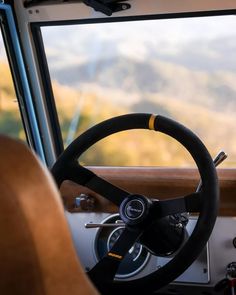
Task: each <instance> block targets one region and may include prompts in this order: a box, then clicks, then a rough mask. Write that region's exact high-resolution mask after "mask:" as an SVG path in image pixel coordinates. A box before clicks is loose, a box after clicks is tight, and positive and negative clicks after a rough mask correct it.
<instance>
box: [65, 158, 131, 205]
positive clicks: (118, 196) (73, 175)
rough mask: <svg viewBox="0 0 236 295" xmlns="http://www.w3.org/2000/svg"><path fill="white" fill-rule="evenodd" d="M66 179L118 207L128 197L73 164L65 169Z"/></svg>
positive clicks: (89, 171)
mask: <svg viewBox="0 0 236 295" xmlns="http://www.w3.org/2000/svg"><path fill="white" fill-rule="evenodd" d="M67 170H68V171H67V178H68V179H70V180H72V181H74V182H76V183H78V184H80V185H83V186H86V187H87V188H89V189H91V190H92V191H94V192H95V193H97V194H99V195H101V196H103V197H105V198H106V199H108V200H109V201H111V202H112V203H114V204H116V205H117V206H120V204H121V203H122V201H123V200H124V199H125V198H126V197H127V196H128V195H129V193H128V192H126V191H125V190H123V189H121V188H119V187H117V186H115V185H114V184H111V183H110V182H108V181H106V180H105V179H103V178H101V177H99V176H98V175H96V174H95V173H94V172H92V171H91V170H89V169H87V168H85V167H83V166H81V165H79V164H77V163H73V165H70V166H69V168H68V169H67Z"/></svg>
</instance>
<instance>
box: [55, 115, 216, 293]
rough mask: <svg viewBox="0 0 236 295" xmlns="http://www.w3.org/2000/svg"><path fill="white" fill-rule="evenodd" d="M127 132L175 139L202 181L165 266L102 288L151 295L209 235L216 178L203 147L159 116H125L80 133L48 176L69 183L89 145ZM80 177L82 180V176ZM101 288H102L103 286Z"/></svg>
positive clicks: (191, 257) (187, 261)
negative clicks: (195, 206) (186, 232)
mask: <svg viewBox="0 0 236 295" xmlns="http://www.w3.org/2000/svg"><path fill="white" fill-rule="evenodd" d="M130 129H149V130H150V129H151V130H155V131H159V132H162V133H164V134H166V135H169V136H171V137H173V138H175V139H176V140H177V141H178V142H179V143H181V144H182V145H183V146H184V147H185V148H186V149H187V150H188V152H189V153H190V154H191V155H192V157H193V159H194V161H195V163H196V165H197V167H198V170H199V173H200V176H201V179H202V184H203V186H202V193H201V208H200V214H199V218H198V221H197V224H196V226H195V229H194V231H193V233H192V235H191V236H190V237H189V239H188V241H187V242H186V243H185V244H184V245H183V247H182V248H181V249H180V250H179V251H178V254H177V255H176V256H175V257H174V258H173V259H172V260H171V261H170V262H169V263H168V264H167V265H165V266H164V267H162V268H161V269H159V270H157V271H155V272H153V273H152V274H150V275H148V276H146V277H144V278H140V279H135V280H132V281H128V282H114V283H113V284H111V285H109V286H106V288H105V289H103V293H105V291H104V290H109V292H111V290H112V293H114V294H116V293H120V292H122V291H126V292H127V291H138V290H140V288H142V287H143V286H145V291H147V292H151V291H154V290H157V289H159V288H161V287H163V286H165V285H167V284H168V283H170V282H171V281H173V280H174V279H175V278H176V277H178V276H179V275H180V274H181V273H183V272H184V271H185V270H186V269H187V268H188V267H189V266H190V265H191V264H192V262H193V261H194V260H195V259H196V258H197V257H198V255H199V254H200V253H201V251H202V249H203V248H204V246H205V245H206V243H207V241H208V239H209V236H210V234H211V232H212V229H213V227H214V224H215V220H216V217H217V212H218V199H219V189H218V179H217V174H216V169H215V166H214V163H213V161H212V158H211V156H210V154H209V152H208V151H207V149H206V147H205V146H204V144H203V143H202V142H201V140H200V139H199V138H198V137H197V136H196V135H195V134H194V133H193V132H192V131H190V130H189V129H188V128H186V127H184V126H183V125H181V124H179V123H177V122H175V121H173V120H171V119H168V118H166V117H163V116H159V115H158V116H155V115H152V114H128V115H123V116H118V117H115V118H112V119H109V120H106V121H104V122H102V123H100V124H98V125H96V126H94V127H92V128H90V129H89V130H87V131H86V132H84V133H83V134H82V135H80V136H79V137H78V138H77V139H75V140H74V141H73V142H72V143H71V144H70V145H69V146H68V147H67V149H66V150H65V151H64V152H63V153H62V155H61V156H60V157H59V159H58V160H57V162H56V163H55V165H54V166H53V168H52V174H53V176H54V178H55V180H56V182H57V184H58V185H60V184H61V183H62V181H63V180H65V179H71V180H73V177H71V174H70V175H69V177H68V175H67V173H68V170H70V169H72V168H73V163H74V162H75V161H77V159H78V158H79V157H80V156H81V154H82V153H84V152H85V151H86V150H87V149H88V148H90V147H91V146H92V145H93V144H95V143H96V142H97V141H99V140H101V139H103V138H105V137H107V136H109V135H111V134H113V133H117V132H120V131H125V130H130ZM71 164H72V165H71ZM72 174H73V173H72ZM82 174H83V173H81V177H82V178H83V176H84V175H82ZM86 177H87V176H86ZM86 177H85V178H86ZM82 182H83V180H82ZM85 183H86V181H85ZM101 285H103V286H104V283H102V284H101ZM109 292H108V293H109Z"/></svg>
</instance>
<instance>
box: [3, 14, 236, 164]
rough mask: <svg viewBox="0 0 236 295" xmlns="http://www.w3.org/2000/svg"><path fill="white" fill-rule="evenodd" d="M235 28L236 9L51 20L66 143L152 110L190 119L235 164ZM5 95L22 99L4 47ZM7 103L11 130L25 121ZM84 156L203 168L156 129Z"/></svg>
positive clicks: (50, 48) (50, 45)
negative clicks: (134, 18)
mask: <svg viewBox="0 0 236 295" xmlns="http://www.w3.org/2000/svg"><path fill="white" fill-rule="evenodd" d="M235 27H236V17H235V16H228V17H211V18H210V17H209V18H197V19H174V20H157V21H139V22H132V23H125V22H124V23H110V24H90V25H73V26H66V27H65V26H59V27H43V28H42V36H43V41H44V45H45V50H46V55H47V59H48V65H49V70H50V74H51V79H52V83H53V91H54V96H55V100H56V105H57V109H58V114H59V120H60V124H61V129H62V135H63V140H64V143H65V146H67V145H68V144H69V143H70V142H71V141H72V140H73V139H74V138H75V137H77V136H78V135H79V134H81V133H82V132H83V131H84V130H86V129H87V128H89V127H91V126H93V125H94V124H96V123H98V122H100V121H102V120H104V119H107V118H110V117H112V116H116V115H120V114H125V113H133V112H148V113H154V114H161V115H164V116H167V117H170V118H172V119H174V120H177V121H179V122H181V123H182V124H184V125H186V126H188V127H189V128H190V129H192V130H193V131H194V132H195V133H197V134H198V135H199V137H200V138H201V139H202V140H203V142H204V143H205V144H206V146H207V148H208V149H209V150H210V152H211V154H212V156H214V155H215V154H216V153H217V152H218V151H219V150H220V149H224V150H225V151H226V152H227V153H228V154H229V159H228V160H227V161H226V162H225V164H224V166H225V167H235V166H236V130H235V125H236V124H235V123H236V116H235V114H236V83H235V81H236V33H235V32H234V30H233V28H235ZM0 42H1V41H0ZM0 48H1V43H0ZM2 77H4V79H2ZM0 94H1V96H0V107H1V106H2V105H3V104H7V101H8V102H9V101H13V100H14V99H15V97H14V90H13V87H12V84H11V83H10V74H9V72H8V70H7V67H6V60H5V59H4V57H3V56H2V55H1V54H0ZM15 104H16V103H15ZM0 110H1V111H0V126H1V128H3V127H2V126H5V127H4V128H8V127H7V126H9V123H6V122H8V121H7V120H8V119H7V118H8V117H12V118H11V119H13V121H14V122H18V121H19V117H18V115H17V114H16V112H15V111H14V110H13V109H11V107H9V106H8V108H7V111H4V112H3V110H4V108H3V107H1V109H0ZM17 126H18V123H16V126H15V127H14V128H15V129H14V130H16V131H14V132H16V133H17V132H18V133H19V136H20V137H22V134H20V132H21V131H20V130H19V128H18V129H17V128H16V127H17ZM10 129H11V130H12V129H13V127H11V128H10ZM82 163H84V164H88V165H116V166H120V165H121V166H123V165H125V166H129V165H134V166H137V165H146V166H154V165H155V166H169V165H170V166H180V167H189V166H193V161H192V160H191V158H190V156H189V155H188V153H187V152H186V151H185V150H184V149H183V148H182V147H181V146H180V145H179V144H178V143H176V142H174V140H172V139H170V138H168V137H167V136H164V135H161V134H158V133H155V132H151V131H129V132H124V133H121V134H119V135H113V136H111V137H110V138H108V139H106V140H103V141H102V142H101V143H99V144H97V145H95V146H94V147H93V148H92V149H91V150H90V151H89V152H88V153H86V154H85V155H84V156H83V158H82Z"/></svg>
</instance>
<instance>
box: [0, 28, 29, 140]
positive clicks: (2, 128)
mask: <svg viewBox="0 0 236 295" xmlns="http://www.w3.org/2000/svg"><path fill="white" fill-rule="evenodd" d="M0 134H5V135H8V136H11V137H15V138H19V139H21V140H23V141H26V136H25V131H24V128H23V124H22V120H21V115H20V110H19V106H18V101H17V98H16V93H15V90H14V85H13V80H12V76H11V71H10V67H9V64H8V61H7V56H6V51H5V48H4V43H3V38H2V32H1V29H0Z"/></svg>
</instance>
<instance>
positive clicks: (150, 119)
mask: <svg viewBox="0 0 236 295" xmlns="http://www.w3.org/2000/svg"><path fill="white" fill-rule="evenodd" d="M155 119H156V115H151V117H150V118H149V122H148V128H149V129H150V130H155V126H154V124H155Z"/></svg>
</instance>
